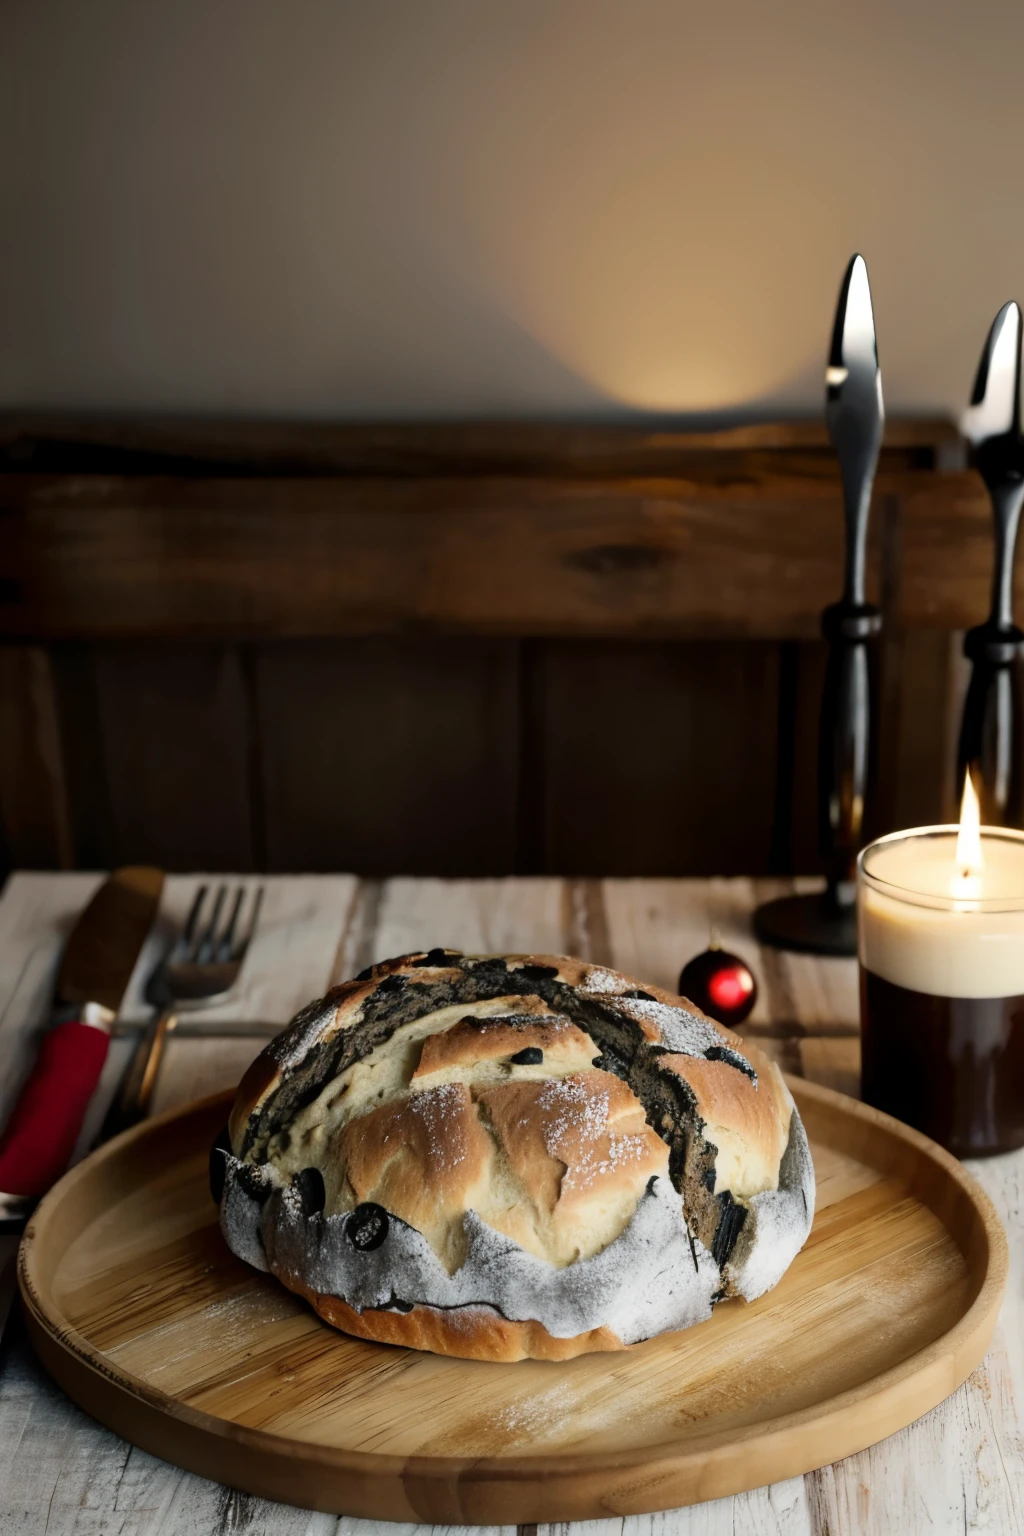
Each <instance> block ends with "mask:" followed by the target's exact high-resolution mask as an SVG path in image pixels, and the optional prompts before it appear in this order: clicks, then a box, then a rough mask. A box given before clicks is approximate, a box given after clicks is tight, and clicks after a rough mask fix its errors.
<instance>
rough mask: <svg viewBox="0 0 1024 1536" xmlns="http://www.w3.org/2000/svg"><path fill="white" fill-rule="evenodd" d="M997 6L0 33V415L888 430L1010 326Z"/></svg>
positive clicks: (482, 4)
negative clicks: (844, 380) (999, 315)
mask: <svg viewBox="0 0 1024 1536" xmlns="http://www.w3.org/2000/svg"><path fill="white" fill-rule="evenodd" d="M1022 80H1024V5H1021V4H1020V3H1019V0H1017V3H1015V0H973V3H971V4H967V3H963V4H951V3H944V0H927V3H926V0H847V3H845V4H842V5H839V4H833V3H830V0H809V3H791V0H775V3H771V0H713V3H712V4H710V5H709V4H707V3H706V0H702V3H701V4H699V5H698V4H694V3H688V0H686V3H684V0H676V3H673V4H669V3H651V0H620V3H617V4H606V3H602V0H504V3H501V4H498V3H494V0H77V3H74V4H72V3H63V4H62V3H47V0H6V3H5V4H4V5H3V6H2V8H0V405H5V406H37V407H40V406H41V407H73V408H79V407H82V408H84V407H88V408H99V409H105V408H129V409H139V410H155V409H159V410H175V411H180V410H184V411H215V412H229V413H236V412H243V413H244V412H260V413H286V414H291V413H296V414H317V415H337V416H348V417H355V416H386V415H392V416H422V417H429V416H440V415H465V416H486V415H529V416H547V415H562V416H567V415H568V416H590V417H596V416H607V415H613V414H616V413H622V412H625V411H627V410H629V409H639V410H642V411H645V412H650V411H660V410H669V411H681V412H701V411H704V412H708V411H710V412H719V413H727V412H730V411H741V412H743V413H745V414H755V415H762V414H763V415H766V414H772V413H776V412H778V411H780V410H801V409H811V410H816V409H818V407H819V405H820V400H821V383H822V378H821V375H822V367H823V360H824V352H825V347H826V343H827V338H828V331H829V325H830V320H831V312H832V307H833V304H834V301H835V293H836V289H837V286H838V283H839V279H840V276H841V273H842V269H843V266H844V263H845V260H846V258H847V256H848V255H849V254H850V252H851V251H853V250H854V249H860V250H862V251H863V252H864V253H865V255H866V256H867V258H868V264H869V268H870V272H871V278H872V283H873V287H874V292H875V302H876V315H877V320H878V329H879V346H880V353H881V359H882V367H883V378H884V382H885V391H886V396H887V402H888V405H889V409H890V410H891V411H894V410H912V411H927V410H933V409H939V410H956V411H958V410H959V409H960V407H961V406H962V404H963V403H964V400H965V396H966V392H967V390H968V388H969V385H970V381H971V377H972V374H973V370H974V366H975V363H976V360H977V354H978V351H979V349H980V346H981V343H982V341H983V339H984V334H985V330H986V327H987V325H988V322H989V321H990V319H991V317H992V315H993V314H994V312H995V310H996V309H997V307H998V306H999V304H1000V303H1002V302H1003V300H1005V299H1006V298H1009V297H1012V296H1015V295H1016V296H1018V297H1024V186H1022V181H1021V150H1022V147H1024V144H1022V140H1024V131H1022V130H1024V87H1022Z"/></svg>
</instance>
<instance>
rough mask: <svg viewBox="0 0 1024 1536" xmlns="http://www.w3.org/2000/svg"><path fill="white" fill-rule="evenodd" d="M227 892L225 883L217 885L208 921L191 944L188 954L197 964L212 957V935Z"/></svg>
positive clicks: (215, 930)
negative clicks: (198, 937)
mask: <svg viewBox="0 0 1024 1536" xmlns="http://www.w3.org/2000/svg"><path fill="white" fill-rule="evenodd" d="M227 894H228V888H227V886H226V885H219V886H218V887H217V894H216V896H215V897H214V898H213V911H212V912H211V913H210V921H209V922H208V923H207V925H206V927H205V929H204V930H203V934H202V937H201V938H200V939H198V940H197V941H196V942H195V943H194V944H193V946H192V952H191V954H190V956H189V958H190V959H191V960H192V961H193V962H194V963H195V964H197V965H203V964H205V963H206V962H207V961H208V960H209V959H210V958H211V957H212V954H213V941H214V936H215V934H216V932H217V924H218V922H219V921H220V914H221V909H222V908H223V906H224V901H225V898H226V897H227Z"/></svg>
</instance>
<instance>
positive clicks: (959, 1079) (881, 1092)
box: [860, 966, 1024, 1157]
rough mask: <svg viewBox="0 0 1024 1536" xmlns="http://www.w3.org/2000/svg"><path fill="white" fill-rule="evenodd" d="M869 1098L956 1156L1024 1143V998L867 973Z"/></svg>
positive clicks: (864, 1062)
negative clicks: (937, 989)
mask: <svg viewBox="0 0 1024 1536" xmlns="http://www.w3.org/2000/svg"><path fill="white" fill-rule="evenodd" d="M860 1017H861V1097H862V1098H863V1099H864V1100H866V1102H867V1103H868V1104H873V1105H874V1106H875V1108H876V1109H884V1110H886V1111H887V1112H888V1113H889V1114H890V1115H895V1116H896V1117H897V1119H899V1120H904V1121H906V1123H907V1124H908V1125H912V1126H915V1127H916V1129H917V1130H919V1131H924V1133H925V1135H926V1136H931V1138H932V1139H933V1140H934V1141H938V1142H940V1143H941V1144H942V1146H944V1147H947V1148H948V1149H949V1151H950V1152H953V1153H955V1154H956V1156H957V1157H988V1156H990V1155H991V1154H992V1153H995V1152H1010V1151H1012V1150H1013V1149H1014V1148H1015V1147H1020V1146H1024V997H932V996H930V995H929V994H928V993H927V992H911V991H908V990H907V988H906V987H897V986H894V985H893V983H892V982H891V981H883V980H882V978H881V977H880V976H876V975H874V974H873V973H872V972H871V971H867V970H865V969H864V967H863V966H861V968H860Z"/></svg>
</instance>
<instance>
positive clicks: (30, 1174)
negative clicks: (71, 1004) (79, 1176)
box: [0, 1019, 110, 1198]
mask: <svg viewBox="0 0 1024 1536" xmlns="http://www.w3.org/2000/svg"><path fill="white" fill-rule="evenodd" d="M109 1048H110V1036H109V1034H108V1033H107V1032H106V1030H104V1029H99V1028H97V1027H96V1026H95V1025H93V1024H85V1023H83V1022H82V1020H81V1019H72V1020H69V1021H67V1022H65V1023H62V1024H56V1025H54V1026H53V1028H51V1029H49V1030H47V1032H46V1034H45V1035H44V1036H43V1039H42V1043H41V1045H40V1047H39V1054H38V1055H37V1057H36V1059H35V1062H34V1064H33V1066H32V1070H31V1072H30V1073H29V1076H28V1081H27V1082H26V1083H25V1086H24V1087H23V1088H22V1090H21V1094H20V1096H19V1098H18V1101H17V1103H16V1104H15V1106H14V1109H13V1110H12V1112H11V1116H10V1119H9V1120H8V1122H7V1126H6V1128H5V1130H4V1133H3V1135H2V1136H0V1190H2V1191H3V1193H4V1194H7V1195H28V1196H30V1197H33V1198H34V1197H36V1196H39V1195H44V1194H45V1193H46V1191H47V1190H48V1189H49V1188H50V1185H51V1184H55V1183H56V1182H57V1180H58V1179H59V1178H60V1176H61V1174H62V1173H63V1172H64V1170H65V1169H66V1168H67V1166H68V1163H69V1162H70V1161H71V1155H72V1153H73V1152H74V1150H75V1143H76V1142H77V1140H78V1135H79V1132H80V1131H81V1129H82V1122H83V1120H84V1119H85V1115H86V1111H87V1109H88V1108H89V1100H90V1099H91V1098H92V1096H93V1093H94V1092H95V1089H96V1085H97V1083H98V1082H99V1080H100V1074H101V1072H102V1071H103V1063H104V1062H105V1061H106V1059H107V1051H108V1049H109Z"/></svg>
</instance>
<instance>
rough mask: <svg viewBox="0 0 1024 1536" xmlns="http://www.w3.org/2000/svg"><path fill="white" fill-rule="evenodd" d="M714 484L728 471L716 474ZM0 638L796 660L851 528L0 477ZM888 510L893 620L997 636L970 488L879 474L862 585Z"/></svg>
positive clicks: (819, 482) (385, 494) (556, 497)
mask: <svg viewBox="0 0 1024 1536" xmlns="http://www.w3.org/2000/svg"><path fill="white" fill-rule="evenodd" d="M722 471H725V472H724V473H723V472H722ZM0 508H2V513H0V571H2V582H0V636H3V637H6V638H9V639H23V640H38V639H45V640H54V639H62V638H102V637H124V638H127V637H132V636H135V637H141V636H168V637H171V636H180V637H185V636H195V637H208V638H238V637H242V638H244V637H249V638H259V637H273V636H293V635H294V636H299V635H304V636H311V635H322V636H331V635H355V634H371V633H384V632H389V631H401V630H406V629H409V628H417V627H419V628H424V629H429V630H434V631H439V632H444V631H448V632H462V633H467V632H469V633H476V634H505V635H519V636H571V635H580V636H583V635H591V636H595V635H604V636H652V637H653V636H658V637H685V636H705V637H713V636H722V637H727V636H729V637H752V638H800V637H807V636H811V635H814V634H816V633H817V629H818V621H819V614H820V611H821V608H822V606H823V604H824V603H825V602H827V601H828V600H829V599H830V598H831V597H832V596H833V595H835V594H836V593H837V592H838V588H839V584H840V570H841V557H842V552H841V540H842V531H841V529H842V518H841V508H840V500H839V487H838V482H837V481H836V478H835V476H834V473H833V472H832V470H831V467H830V466H829V467H827V468H826V467H822V468H821V469H820V470H819V472H818V473H817V474H804V475H792V474H779V473H773V472H770V471H763V472H753V471H752V470H751V469H750V467H749V466H746V467H745V468H744V469H743V471H742V472H740V471H739V470H738V468H737V466H736V465H735V464H734V463H733V462H732V461H731V457H730V456H723V459H722V461H721V464H720V472H719V473H718V474H717V475H716V476H714V477H708V478H703V479H701V478H693V479H682V478H678V477H673V478H654V477H646V478H643V479H636V478H617V477H607V478H596V477H591V478H589V479H561V478H554V477H551V478H538V477H534V476H509V475H505V476H472V477H455V478H449V477H440V476H429V477H404V478H403V477H395V476H374V477H335V478H330V479H327V478H302V479H289V478H282V477H271V478H263V479H252V478H244V479H242V478H236V477H231V476H217V477H210V478H199V479H192V478H185V477H180V476H173V477H172V476H160V477H148V476H120V477H108V476H97V475H85V476H73V475H55V476H47V475H43V476H23V475H13V474H8V475H5V476H2V477H0ZM892 508H898V509H899V516H900V517H901V540H900V566H899V572H898V579H897V581H896V583H895V589H894V591H893V593H892V594H891V605H892V606H891V613H892V616H893V617H895V618H898V619H899V621H900V622H902V623H903V624H905V625H908V626H911V625H928V626H935V627H945V628H963V627H966V626H968V625H970V624H972V623H975V622H978V621H979V620H980V619H981V618H982V617H983V615H984V613H985V610H986V605H987V599H988V586H989V581H990V571H991V560H992V540H991V532H990V514H989V510H988V505H987V501H986V497H985V492H984V489H983V487H982V485H981V482H980V480H979V479H978V478H977V477H976V476H975V475H974V474H973V473H970V472H960V473H951V472H942V471H934V470H921V471H914V472H911V471H903V472H898V473H892V472H890V471H888V470H887V471H886V472H884V473H883V474H882V475H880V477H879V482H878V488H877V497H876V515H875V517H874V519H873V530H872V532H873V549H872V580H873V582H874V585H875V588H876V590H877V588H878V585H879V580H878V567H879V549H880V547H881V545H882V544H883V543H884V527H885V522H886V518H887V517H889V516H891V515H894V514H893V513H892V510H891V509H892Z"/></svg>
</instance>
